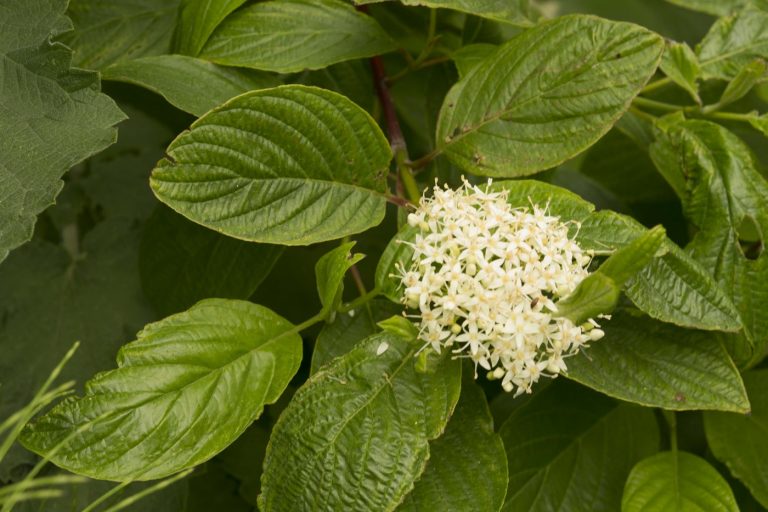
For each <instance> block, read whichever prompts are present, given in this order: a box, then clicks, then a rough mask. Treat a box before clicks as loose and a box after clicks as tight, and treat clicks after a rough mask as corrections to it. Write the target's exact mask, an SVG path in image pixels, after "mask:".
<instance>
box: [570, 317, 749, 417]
mask: <svg viewBox="0 0 768 512" xmlns="http://www.w3.org/2000/svg"><path fill="white" fill-rule="evenodd" d="M602 326H603V329H604V330H605V337H604V338H603V339H602V340H600V341H598V342H594V343H592V345H591V346H590V348H589V349H587V350H586V351H584V352H582V353H580V354H579V355H578V356H575V357H573V358H571V359H568V373H567V376H568V378H570V379H573V380H576V381H578V382H580V383H582V384H584V385H586V386H589V387H591V388H593V389H596V390H598V391H600V392H602V393H605V394H607V395H610V396H613V397H616V398H620V399H622V400H626V401H628V402H635V403H638V404H641V405H645V406H649V407H662V408H664V409H672V410H699V409H715V410H721V411H738V412H746V411H748V410H749V400H748V399H747V393H746V391H745V390H744V384H743V383H742V381H741V376H740V375H739V372H738V371H737V370H736V367H735V366H734V364H733V361H731V358H730V357H729V356H728V353H727V352H726V351H725V349H724V348H723V346H722V344H721V343H720V340H719V339H718V338H717V337H716V336H715V335H714V334H713V333H708V332H705V331H694V330H690V329H681V328H679V327H675V326H673V325H670V324H664V323H661V322H657V321H654V320H651V319H649V318H644V317H637V316H634V315H631V314H627V313H623V312H619V313H617V314H615V315H613V317H612V318H611V319H610V320H608V321H606V322H604V323H603V324H602Z"/></svg>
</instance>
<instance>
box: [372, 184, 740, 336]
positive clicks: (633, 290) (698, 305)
mask: <svg viewBox="0 0 768 512" xmlns="http://www.w3.org/2000/svg"><path fill="white" fill-rule="evenodd" d="M492 188H493V189H495V190H506V191H507V192H508V194H509V196H508V201H509V203H510V205H512V206H513V207H516V208H523V207H530V205H531V202H533V203H534V204H538V205H548V211H549V213H550V214H552V215H557V216H558V217H560V218H561V219H562V220H563V221H576V222H577V223H580V226H577V225H576V224H573V225H572V227H571V229H572V235H573V236H575V239H576V241H577V242H578V243H579V245H580V246H581V247H582V248H583V249H586V250H594V251H596V252H598V253H600V254H610V253H611V252H613V251H614V250H616V249H619V248H621V247H624V246H626V245H627V244H629V243H630V242H632V241H633V240H635V239H636V238H637V237H639V236H640V235H642V234H643V233H645V232H646V228H644V227H643V226H642V225H641V224H640V223H638V222H637V221H635V220H634V219H632V218H631V217H627V216H624V215H620V214H617V213H615V212H611V211H606V210H604V211H600V212H595V211H594V205H592V204H590V203H588V202H587V201H584V200H583V199H581V198H580V197H579V196H577V195H576V194H574V193H572V192H569V191H567V190H565V189H562V188H559V187H556V186H553V185H550V184H547V183H543V182H539V181H529V180H519V181H517V180H516V181H502V182H495V183H494V184H493V187H492ZM416 232H417V230H416V229H414V228H410V227H408V226H406V227H404V228H403V229H402V230H401V231H400V232H399V233H398V234H397V235H396V236H395V237H394V238H393V239H392V240H391V241H390V243H389V245H388V246H387V248H386V249H385V251H384V253H383V254H382V256H381V259H380V260H379V265H378V267H377V269H376V284H377V286H378V287H379V289H381V290H382V293H383V294H384V295H386V296H387V297H388V298H390V299H391V300H393V301H395V302H398V301H399V297H400V294H401V292H402V289H401V287H400V286H399V282H398V280H397V277H396V276H397V274H398V271H397V269H396V265H397V264H398V263H399V264H400V265H405V266H407V265H408V264H409V262H410V259H411V257H412V255H413V250H412V248H411V247H410V246H409V245H408V244H406V243H403V241H408V240H410V237H413V236H415V235H416ZM663 248H664V249H665V250H667V251H668V252H667V253H666V254H665V255H664V256H662V257H660V258H654V259H653V261H651V263H650V264H649V265H648V266H646V267H645V268H644V269H643V270H642V271H640V273H639V274H638V275H637V277H635V278H633V279H631V280H630V281H629V283H628V284H627V289H626V294H627V296H628V297H629V298H630V299H631V300H632V301H633V302H634V303H635V305H637V307H639V308H640V309H642V310H643V311H645V312H646V313H648V314H649V315H651V316H652V317H654V318H657V319H659V320H662V321H665V322H670V323H674V324H677V325H681V326H683V327H691V328H696V329H705V330H722V331H737V330H738V329H739V328H740V327H741V324H740V322H739V313H738V311H737V310H736V308H735V306H734V305H733V304H732V303H731V301H730V300H729V298H728V297H727V296H726V295H725V294H724V293H723V291H722V290H720V287H719V286H718V285H717V283H716V282H715V281H714V279H713V278H712V276H711V275H709V273H708V272H707V270H705V269H704V268H703V267H702V266H701V265H700V264H698V263H697V262H696V261H695V260H693V259H692V258H691V257H690V256H688V255H687V254H686V253H685V252H684V251H682V250H681V249H680V248H679V247H677V246H676V245H675V244H674V243H672V242H671V241H667V242H666V243H665V244H664V246H663Z"/></svg>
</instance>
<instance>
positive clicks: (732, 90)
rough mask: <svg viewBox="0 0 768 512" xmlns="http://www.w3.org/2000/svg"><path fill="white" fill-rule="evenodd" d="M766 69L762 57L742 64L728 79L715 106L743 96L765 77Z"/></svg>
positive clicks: (727, 103) (721, 105)
mask: <svg viewBox="0 0 768 512" xmlns="http://www.w3.org/2000/svg"><path fill="white" fill-rule="evenodd" d="M766 69H768V67H767V66H766V62H765V60H763V59H755V60H753V61H751V62H748V63H747V64H745V65H744V67H743V68H741V70H740V71H739V73H738V74H737V75H736V76H735V77H734V78H733V80H731V81H730V83H729V84H728V86H727V87H726V88H725V91H723V94H722V95H721V96H720V100H719V101H718V102H717V107H718V108H720V107H723V106H725V105H729V104H731V103H733V102H734V101H738V100H740V99H741V98H743V97H744V96H745V95H746V94H747V93H748V92H749V91H751V90H752V88H753V87H754V86H755V85H757V84H758V83H759V82H760V81H762V79H763V78H764V77H765V71H766Z"/></svg>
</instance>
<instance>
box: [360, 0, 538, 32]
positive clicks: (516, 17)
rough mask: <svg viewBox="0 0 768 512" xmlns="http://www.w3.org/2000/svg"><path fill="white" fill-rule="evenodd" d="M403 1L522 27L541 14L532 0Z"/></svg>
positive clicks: (531, 22)
mask: <svg viewBox="0 0 768 512" xmlns="http://www.w3.org/2000/svg"><path fill="white" fill-rule="evenodd" d="M401 2H402V3H403V4H405V5H424V6H426V7H432V8H438V7H440V8H444V9H454V10H456V11H461V12H465V13H467V14H473V15H475V16H482V17H483V18H489V19H492V20H497V21H503V22H505V23H511V24H512V25H517V26H521V27H527V26H531V25H533V24H534V23H535V22H536V20H537V19H538V18H539V16H540V14H539V13H538V12H536V10H535V9H534V8H533V6H531V1H530V0H401ZM357 3H361V2H357Z"/></svg>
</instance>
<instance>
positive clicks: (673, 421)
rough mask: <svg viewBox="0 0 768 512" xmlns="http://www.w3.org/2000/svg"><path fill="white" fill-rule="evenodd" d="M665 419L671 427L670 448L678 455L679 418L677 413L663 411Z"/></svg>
mask: <svg viewBox="0 0 768 512" xmlns="http://www.w3.org/2000/svg"><path fill="white" fill-rule="evenodd" d="M662 412H663V413H664V419H666V420H667V425H668V426H669V448H670V450H672V452H673V453H677V416H676V415H675V411H662Z"/></svg>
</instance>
